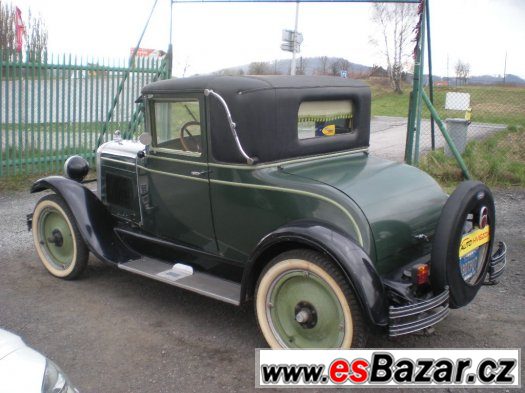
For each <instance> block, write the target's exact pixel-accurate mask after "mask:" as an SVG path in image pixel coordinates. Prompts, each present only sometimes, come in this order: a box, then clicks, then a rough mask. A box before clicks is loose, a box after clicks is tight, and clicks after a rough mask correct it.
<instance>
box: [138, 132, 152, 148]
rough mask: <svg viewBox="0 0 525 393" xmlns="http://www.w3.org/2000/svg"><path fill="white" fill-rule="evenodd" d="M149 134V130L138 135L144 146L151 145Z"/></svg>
mask: <svg viewBox="0 0 525 393" xmlns="http://www.w3.org/2000/svg"><path fill="white" fill-rule="evenodd" d="M151 140H152V139H151V134H150V133H149V132H143V133H142V134H140V136H139V142H140V143H142V144H143V145H144V146H149V145H151Z"/></svg>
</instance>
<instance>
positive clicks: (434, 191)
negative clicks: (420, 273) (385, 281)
mask: <svg viewBox="0 0 525 393" xmlns="http://www.w3.org/2000/svg"><path fill="white" fill-rule="evenodd" d="M283 170H284V171H286V172H287V173H289V174H292V175H296V176H301V177H304V178H308V179H311V180H315V181H318V182H320V183H324V184H326V185H330V186H332V187H333V188H335V189H337V190H339V191H340V192H343V193H345V194H346V195H347V196H348V197H350V198H351V199H352V200H353V201H354V202H355V203H357V205H358V206H359V207H360V208H361V210H362V211H363V213H364V214H365V216H366V217H367V219H368V223H369V225H370V228H371V230H372V236H373V238H374V243H375V252H376V256H375V260H376V267H377V269H378V271H379V272H380V273H387V272H389V271H391V270H393V269H395V268H397V267H399V266H400V265H403V264H406V263H409V262H411V261H413V260H415V259H417V258H419V257H422V256H424V255H426V254H429V252H430V243H429V242H425V241H422V240H421V239H422V238H423V239H424V236H419V240H418V238H416V236H417V235H425V236H426V237H427V238H428V239H429V240H430V239H432V237H433V235H434V231H435V228H436V226H437V222H438V219H439V216H440V214H441V210H442V208H443V205H444V204H445V201H446V199H447V195H446V194H445V193H444V192H443V190H442V189H441V187H439V185H438V184H437V183H436V182H435V181H434V180H433V179H432V178H431V177H430V176H429V175H427V174H426V173H425V172H423V171H421V170H419V169H417V168H415V167H412V166H409V165H406V164H401V163H397V162H392V161H388V160H384V159H381V158H377V157H372V156H369V155H368V154H364V153H354V154H344V155H339V156H337V155H336V156H335V157H321V158H319V159H314V160H308V161H305V162H300V163H295V164H289V165H285V166H284V167H283Z"/></svg>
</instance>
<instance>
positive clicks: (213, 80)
mask: <svg viewBox="0 0 525 393" xmlns="http://www.w3.org/2000/svg"><path fill="white" fill-rule="evenodd" d="M326 87H343V88H345V87H346V88H356V87H357V88H360V87H361V88H365V89H368V88H369V87H368V85H366V84H365V83H363V82H361V81H358V80H354V79H345V78H339V77H335V76H302V75H299V76H289V75H247V76H224V75H222V76H213V75H210V76H196V77H191V78H176V79H167V80H162V81H158V82H154V83H151V84H149V85H147V86H145V87H144V88H143V89H142V93H143V94H155V93H161V94H162V93H170V92H174V91H199V90H204V89H213V90H216V91H217V92H218V93H219V94H220V92H221V91H223V90H226V91H232V90H234V91H236V92H237V93H246V92H249V91H251V90H262V89H287V88H289V89H308V88H326Z"/></svg>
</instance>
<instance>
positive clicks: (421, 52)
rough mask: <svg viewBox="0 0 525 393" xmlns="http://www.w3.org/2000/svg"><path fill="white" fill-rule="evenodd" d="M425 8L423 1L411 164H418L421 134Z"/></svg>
mask: <svg viewBox="0 0 525 393" xmlns="http://www.w3.org/2000/svg"><path fill="white" fill-rule="evenodd" d="M425 8H426V1H423V16H422V18H421V33H420V45H421V46H420V50H419V59H420V60H419V61H420V64H419V89H418V94H417V96H416V101H417V104H416V105H417V112H416V128H415V134H416V141H415V143H414V156H413V157H414V161H413V165H418V164H419V137H420V135H421V112H422V110H423V105H422V104H421V97H422V94H423V93H424V89H423V77H424V73H423V70H424V69H425V66H424V64H425V25H426V22H425V14H424V13H425Z"/></svg>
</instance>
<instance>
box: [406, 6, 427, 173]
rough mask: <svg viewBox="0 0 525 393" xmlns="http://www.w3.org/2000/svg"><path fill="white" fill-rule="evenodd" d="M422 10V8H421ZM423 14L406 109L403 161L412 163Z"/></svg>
mask: <svg viewBox="0 0 525 393" xmlns="http://www.w3.org/2000/svg"><path fill="white" fill-rule="evenodd" d="M422 12H424V10H422ZM424 21H425V16H424V15H421V16H420V19H419V23H420V27H419V28H420V31H419V37H418V41H417V46H416V48H415V50H414V55H415V56H414V77H413V80H412V92H411V93H410V102H409V109H408V122H407V138H406V147H405V162H406V163H407V164H409V165H412V164H413V162H414V134H415V133H416V132H417V118H418V116H417V115H418V108H419V107H420V106H421V68H422V59H423V56H424V53H423V46H422V43H423V41H424V34H425V32H424V30H422V28H423V25H424Z"/></svg>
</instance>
